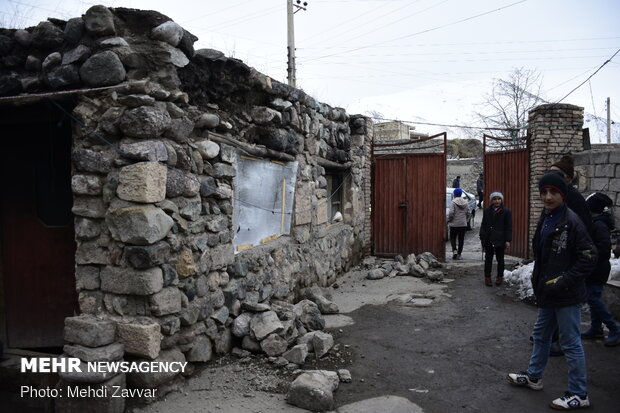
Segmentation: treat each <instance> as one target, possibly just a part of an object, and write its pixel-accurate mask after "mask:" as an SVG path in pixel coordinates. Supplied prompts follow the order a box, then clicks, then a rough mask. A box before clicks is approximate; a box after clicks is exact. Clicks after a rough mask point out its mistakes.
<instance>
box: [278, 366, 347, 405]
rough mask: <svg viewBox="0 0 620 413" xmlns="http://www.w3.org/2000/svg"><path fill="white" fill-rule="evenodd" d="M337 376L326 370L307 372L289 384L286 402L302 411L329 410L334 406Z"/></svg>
mask: <svg viewBox="0 0 620 413" xmlns="http://www.w3.org/2000/svg"><path fill="white" fill-rule="evenodd" d="M338 383H339V379H338V374H337V373H336V372H333V371H326V370H309V371H306V372H304V373H302V374H300V375H299V376H298V377H297V378H296V379H295V380H294V381H293V383H291V387H290V389H289V391H288V393H287V394H286V401H287V402H288V403H290V404H292V405H295V406H298V407H301V408H302V409H307V410H311V411H314V412H322V411H327V410H331V409H332V408H333V406H334V394H333V392H334V390H336V389H337V388H338Z"/></svg>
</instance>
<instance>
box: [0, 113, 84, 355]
mask: <svg viewBox="0 0 620 413" xmlns="http://www.w3.org/2000/svg"><path fill="white" fill-rule="evenodd" d="M0 113H1V114H0V128H1V130H2V146H3V149H2V152H3V160H2V167H1V171H2V175H1V176H2V177H1V179H2V181H1V182H2V202H1V204H0V208H1V209H0V212H1V215H2V217H1V221H0V225H1V238H0V240H1V243H2V248H1V250H2V267H1V268H2V270H1V271H2V287H1V288H2V297H1V300H2V304H3V307H4V311H3V320H2V321H4V324H5V331H4V334H3V336H4V337H5V338H6V340H7V342H6V345H7V347H11V348H42V347H55V346H61V345H62V344H63V339H62V333H63V326H64V319H65V317H67V316H71V315H73V314H74V311H75V310H76V309H77V299H76V291H75V275H74V274H75V270H74V267H75V249H76V246H75V240H74V229H73V215H72V214H71V206H72V202H73V201H72V192H71V124H70V122H69V119H67V118H66V117H65V116H63V114H62V113H61V112H60V111H59V110H58V109H57V108H56V107H53V106H51V105H47V104H36V105H28V106H22V107H2V110H1V111H0Z"/></svg>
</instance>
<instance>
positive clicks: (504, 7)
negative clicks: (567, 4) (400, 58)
mask: <svg viewBox="0 0 620 413" xmlns="http://www.w3.org/2000/svg"><path fill="white" fill-rule="evenodd" d="M526 1H527V0H520V1H517V2H514V3H511V4H508V5H506V6H502V7H499V8H497V9H493V10H489V11H487V12H484V13H480V14H476V15H474V16H470V17H467V18H465V19H461V20H457V21H454V22H451V23H447V24H444V25H441V26H436V27H433V28H430V29H426V30H422V31H419V32H416V33H412V34H408V35H405V36H400V37H396V38H394V39H390V40H385V41H381V42H377V43H373V44H370V45H367V46H361V47H358V48H355V49H350V50H345V51H344V52H342V53H350V52H355V51H358V50H363V49H368V48H370V47H374V46H379V45H382V44H385V43H391V42H394V41H398V40H402V39H407V38H409V37H413V36H418V35H420V34H424V33H429V32H432V31H435V30H439V29H443V28H446V27H449V26H453V25H455V24H459V23H463V22H466V21H469V20H473V19H476V18H478V17H482V16H486V15H488V14H491V13H495V12H498V11H500V10H504V9H507V8H509V7H512V6H516V5H517V4H521V3H525V2H526ZM331 56H337V54H331V55H323V56H318V57H316V58H314V59H308V61H311V60H319V59H324V58H326V57H331Z"/></svg>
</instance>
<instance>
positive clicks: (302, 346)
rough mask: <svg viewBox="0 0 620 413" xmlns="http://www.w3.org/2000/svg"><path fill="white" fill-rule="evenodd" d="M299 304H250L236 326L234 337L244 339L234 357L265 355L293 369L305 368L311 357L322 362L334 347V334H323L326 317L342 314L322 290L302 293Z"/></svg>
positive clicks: (236, 320) (233, 327)
mask: <svg viewBox="0 0 620 413" xmlns="http://www.w3.org/2000/svg"><path fill="white" fill-rule="evenodd" d="M302 296H303V297H304V299H303V300H301V301H299V302H298V303H297V304H294V305H293V304H290V303H287V302H284V301H277V300H274V301H272V302H270V303H258V304H254V305H251V304H246V303H244V304H243V306H242V309H243V310H245V311H243V312H242V313H241V314H240V315H239V316H237V317H236V318H235V319H234V321H233V323H232V328H231V331H232V334H233V335H234V336H235V337H238V338H239V339H240V340H241V348H239V347H235V348H233V350H232V353H233V354H234V355H237V356H239V357H245V356H248V355H250V354H252V353H254V354H259V353H264V354H266V355H267V356H268V357H269V358H270V361H272V362H273V363H274V364H275V365H277V366H281V367H284V366H286V367H287V368H289V369H297V368H299V367H300V366H302V365H303V364H304V363H305V361H306V358H307V357H308V355H309V354H311V353H313V354H314V356H315V357H316V358H317V359H319V358H321V357H323V356H324V355H326V354H327V353H328V352H329V350H330V349H331V348H332V347H333V346H334V339H333V337H332V335H331V334H329V333H326V332H323V331H322V330H323V329H324V328H325V319H324V317H323V314H335V313H338V306H337V305H336V304H334V303H333V302H331V301H330V300H329V299H328V298H326V297H325V296H324V294H323V292H322V290H321V288H319V287H316V286H315V287H309V288H306V289H304V290H302Z"/></svg>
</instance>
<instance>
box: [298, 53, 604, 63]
mask: <svg viewBox="0 0 620 413" xmlns="http://www.w3.org/2000/svg"><path fill="white" fill-rule="evenodd" d="M338 57H341V56H338ZM602 57H605V56H602V55H595V56H594V55H588V56H585V55H575V56H545V57H522V56H512V57H505V58H496V59H493V58H487V59H471V58H469V59H467V58H465V59H428V60H382V61H379V62H375V61H364V60H363V61H358V63H363V64H377V65H383V64H394V63H459V62H510V61H513V60H517V61H524V60H535V61H541V60H569V59H600V58H602ZM310 60H312V59H310ZM304 63H305V64H311V65H313V64H324V63H321V62H309V61H306V62H302V63H300V65H302V64H304ZM330 64H333V65H347V64H349V62H348V61H335V62H334V61H332V62H330Z"/></svg>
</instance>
